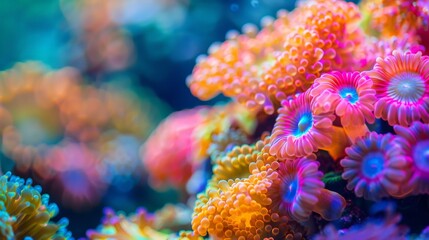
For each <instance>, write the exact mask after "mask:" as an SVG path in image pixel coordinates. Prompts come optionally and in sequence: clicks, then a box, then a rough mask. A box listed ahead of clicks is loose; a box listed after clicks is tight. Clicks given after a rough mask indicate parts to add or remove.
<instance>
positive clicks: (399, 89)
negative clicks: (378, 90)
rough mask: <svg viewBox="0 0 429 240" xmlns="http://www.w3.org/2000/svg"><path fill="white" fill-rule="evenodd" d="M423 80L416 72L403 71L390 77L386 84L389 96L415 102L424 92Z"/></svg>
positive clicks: (398, 99) (404, 101)
mask: <svg viewBox="0 0 429 240" xmlns="http://www.w3.org/2000/svg"><path fill="white" fill-rule="evenodd" d="M425 90H426V89H425V82H424V81H423V79H422V77H421V76H420V75H419V74H417V73H410V72H404V73H400V74H398V75H396V76H394V77H393V78H391V79H390V82H389V85H388V86H387V94H388V96H389V97H391V98H393V99H395V100H397V101H400V102H403V103H415V102H417V101H418V100H419V99H420V98H421V97H422V96H423V94H424V93H425Z"/></svg>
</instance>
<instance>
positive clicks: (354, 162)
mask: <svg viewBox="0 0 429 240" xmlns="http://www.w3.org/2000/svg"><path fill="white" fill-rule="evenodd" d="M346 153H347V156H346V157H345V158H344V159H343V160H341V161H340V164H341V166H343V167H344V173H343V174H342V177H343V178H344V179H345V180H347V181H348V184H347V188H348V189H349V190H354V192H355V194H356V196H358V197H364V198H365V199H369V200H378V199H380V198H382V197H385V196H389V195H390V196H395V197H401V195H402V194H400V190H401V188H402V186H403V185H405V183H406V182H407V181H408V179H409V178H410V175H411V172H410V171H409V164H408V162H407V161H406V159H405V154H404V151H403V149H402V147H401V146H400V145H399V144H398V143H397V142H396V137H395V136H394V135H392V134H385V135H382V134H377V133H375V132H371V133H370V134H368V135H367V136H365V137H364V138H360V139H358V140H357V141H356V143H355V144H354V145H352V146H351V147H349V148H347V149H346Z"/></svg>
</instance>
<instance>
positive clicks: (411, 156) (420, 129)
mask: <svg viewBox="0 0 429 240" xmlns="http://www.w3.org/2000/svg"><path fill="white" fill-rule="evenodd" d="M394 129H395V132H396V133H397V134H398V136H399V138H398V139H397V142H398V143H399V144H400V145H401V146H402V147H403V149H404V151H405V155H406V157H407V160H408V162H409V163H410V164H411V167H410V168H411V170H412V172H413V175H412V177H411V179H410V180H409V181H407V184H406V185H405V186H404V187H403V188H402V189H401V191H402V195H406V194H408V193H409V192H410V193H412V194H429V126H428V125H427V124H423V123H421V122H414V123H413V124H412V125H411V126H410V127H408V128H405V127H402V126H395V127H394Z"/></svg>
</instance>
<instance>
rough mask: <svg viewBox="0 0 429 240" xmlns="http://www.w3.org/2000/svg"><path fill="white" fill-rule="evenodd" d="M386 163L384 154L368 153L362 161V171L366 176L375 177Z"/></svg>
mask: <svg viewBox="0 0 429 240" xmlns="http://www.w3.org/2000/svg"><path fill="white" fill-rule="evenodd" d="M383 165H384V156H383V154H382V153H379V152H372V153H368V154H367V155H366V156H365V157H364V158H363V161H362V169H361V170H362V173H363V175H365V177H368V178H374V177H376V176H377V175H378V174H379V173H380V172H381V171H382V170H383Z"/></svg>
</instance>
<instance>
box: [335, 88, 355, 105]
mask: <svg viewBox="0 0 429 240" xmlns="http://www.w3.org/2000/svg"><path fill="white" fill-rule="evenodd" d="M339 94H340V96H341V97H342V98H343V99H346V100H347V101H349V102H350V103H352V104H353V103H356V102H357V101H358V100H359V95H358V93H357V91H356V89H355V88H354V87H345V88H343V89H341V90H340V91H339Z"/></svg>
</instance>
